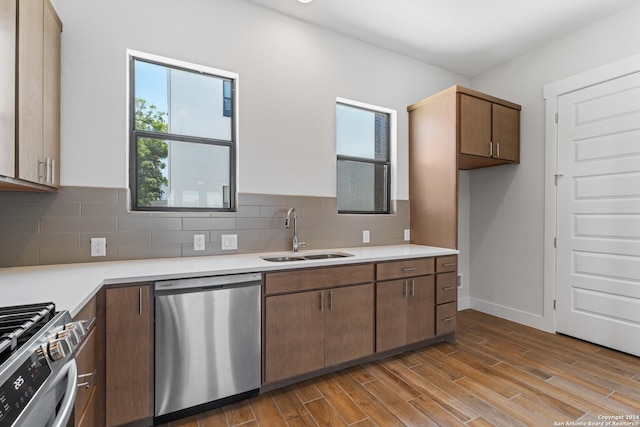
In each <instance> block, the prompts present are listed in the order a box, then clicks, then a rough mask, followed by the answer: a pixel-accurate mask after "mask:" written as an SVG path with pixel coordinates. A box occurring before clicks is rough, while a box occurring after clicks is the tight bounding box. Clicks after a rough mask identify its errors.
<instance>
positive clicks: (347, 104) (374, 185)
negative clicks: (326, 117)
mask: <svg viewBox="0 0 640 427" xmlns="http://www.w3.org/2000/svg"><path fill="white" fill-rule="evenodd" d="M394 115H395V112H394V111H393V110H388V109H382V108H380V107H374V106H370V105H366V104H362V103H356V102H353V101H347V100H342V99H339V100H338V102H337V104H336V152H337V163H338V180H337V181H338V191H337V193H338V212H339V213H374V214H384V213H389V204H390V193H389V189H390V187H391V173H390V172H391V171H390V168H391V161H390V139H391V133H392V130H391V127H392V123H393V120H392V118H395V116H394Z"/></svg>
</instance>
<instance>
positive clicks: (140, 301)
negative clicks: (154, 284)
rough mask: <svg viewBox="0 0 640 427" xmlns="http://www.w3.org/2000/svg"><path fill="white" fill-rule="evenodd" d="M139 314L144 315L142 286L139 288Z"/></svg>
mask: <svg viewBox="0 0 640 427" xmlns="http://www.w3.org/2000/svg"><path fill="white" fill-rule="evenodd" d="M138 314H140V316H142V288H140V289H138Z"/></svg>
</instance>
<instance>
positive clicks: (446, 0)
mask: <svg viewBox="0 0 640 427" xmlns="http://www.w3.org/2000/svg"><path fill="white" fill-rule="evenodd" d="M249 1H251V2H253V3H256V4H259V5H262V6H265V7H267V8H270V9H273V10H276V11H278V12H281V13H284V14H287V15H290V16H293V17H296V18H299V19H302V20H304V21H307V22H310V23H312V24H316V25H319V26H321V27H324V28H327V29H330V30H333V31H337V32H339V33H342V34H345V35H347V36H351V37H354V38H356V39H359V40H363V41H366V42H368V43H371V44H374V45H377V46H380V47H383V48H386V49H389V50H392V51H395V52H398V53H400V54H403V55H406V56H409V57H412V58H415V59H418V60H420V61H423V62H426V63H429V64H432V65H436V66H439V67H441V68H444V69H447V70H450V71H453V72H455V73H458V74H461V75H463V76H467V77H474V76H476V75H478V74H481V73H483V72H485V71H487V70H490V69H491V68H493V67H495V66H497V65H499V64H502V63H504V62H506V61H508V60H510V59H512V58H515V57H517V56H519V55H521V54H522V53H524V52H527V51H529V50H531V49H533V48H535V47H537V46H540V45H543V44H545V43H547V42H549V41H551V40H553V39H555V38H558V37H560V36H562V35H563V34H567V33H569V32H572V31H574V30H576V29H578V28H580V27H583V26H585V25H588V24H590V23H592V22H595V21H597V20H599V19H601V18H602V17H604V16H606V15H610V14H613V13H615V12H617V11H619V10H620V9H622V8H624V7H627V6H630V5H632V4H637V0H313V1H312V2H311V3H309V4H302V3H299V2H298V1H297V0H249Z"/></svg>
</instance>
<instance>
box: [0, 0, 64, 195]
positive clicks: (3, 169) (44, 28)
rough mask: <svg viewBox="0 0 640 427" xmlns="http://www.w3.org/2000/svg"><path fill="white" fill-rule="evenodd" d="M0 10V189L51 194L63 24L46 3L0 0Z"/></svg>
mask: <svg viewBox="0 0 640 427" xmlns="http://www.w3.org/2000/svg"><path fill="white" fill-rule="evenodd" d="M0 11H2V12H3V13H2V15H1V17H0V32H1V34H2V38H1V40H0V56H1V57H2V58H9V60H8V61H7V62H5V61H4V59H3V61H2V62H3V63H2V64H1V65H0V76H1V77H2V82H0V88H1V89H2V97H0V99H1V101H0V113H1V115H0V117H1V121H0V126H1V127H0V137H1V138H2V140H1V141H0V153H2V159H0V189H1V190H35V191H51V190H55V189H56V188H58V187H59V185H60V33H61V31H62V23H61V21H60V19H59V17H58V15H57V14H56V12H55V10H54V9H53V6H52V5H51V3H50V2H49V1H48V0H20V1H16V0H0ZM5 12H6V13H5ZM5 95H6V96H5Z"/></svg>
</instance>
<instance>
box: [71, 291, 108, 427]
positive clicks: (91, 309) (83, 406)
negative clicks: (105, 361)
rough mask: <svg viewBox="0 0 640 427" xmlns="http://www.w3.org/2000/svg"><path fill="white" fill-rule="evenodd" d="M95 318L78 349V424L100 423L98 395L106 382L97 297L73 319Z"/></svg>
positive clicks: (86, 426) (78, 425)
mask: <svg viewBox="0 0 640 427" xmlns="http://www.w3.org/2000/svg"><path fill="white" fill-rule="evenodd" d="M92 319H95V323H94V326H93V327H92V328H91V329H90V331H89V333H88V334H87V335H86V336H85V337H84V339H83V342H82V344H81V345H80V347H78V349H77V350H76V363H77V366H78V394H77V396H76V401H75V407H74V413H75V426H76V427H93V426H98V425H100V424H101V422H100V420H99V419H98V418H97V417H98V413H99V411H98V407H99V403H100V402H99V397H97V396H101V395H102V393H101V391H102V388H103V384H104V383H103V382H102V381H101V380H102V371H103V370H102V369H101V363H102V358H101V357H100V356H101V355H100V353H99V350H100V347H99V346H98V336H99V335H101V334H100V333H99V332H98V329H99V328H100V327H102V325H101V322H100V321H99V320H98V319H97V307H96V297H93V298H92V299H91V300H90V301H89V302H88V303H87V304H86V305H85V306H84V307H83V308H82V309H81V310H80V311H79V312H78V314H77V315H76V316H75V317H74V318H73V320H74V321H80V320H82V321H87V320H89V321H90V320H92Z"/></svg>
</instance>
